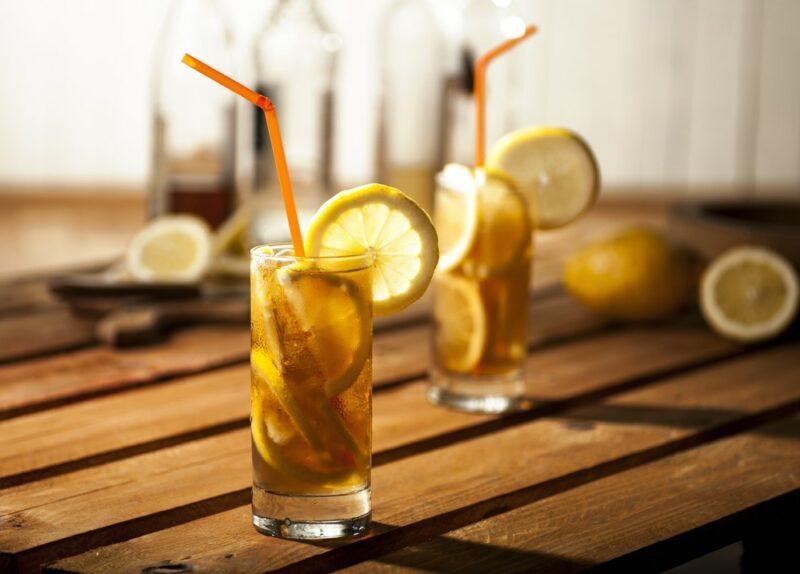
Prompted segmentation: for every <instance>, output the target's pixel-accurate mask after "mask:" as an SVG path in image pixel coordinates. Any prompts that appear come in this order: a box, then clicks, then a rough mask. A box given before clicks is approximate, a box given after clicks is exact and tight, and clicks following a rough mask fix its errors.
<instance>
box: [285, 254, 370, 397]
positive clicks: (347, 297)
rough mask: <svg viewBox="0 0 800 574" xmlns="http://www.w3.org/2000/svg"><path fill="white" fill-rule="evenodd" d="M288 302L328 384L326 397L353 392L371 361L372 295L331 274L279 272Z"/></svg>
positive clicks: (289, 269)
mask: <svg viewBox="0 0 800 574" xmlns="http://www.w3.org/2000/svg"><path fill="white" fill-rule="evenodd" d="M277 273H278V281H279V282H280V284H281V286H282V288H283V292H284V293H285V295H286V300H287V302H288V305H289V307H290V308H291V310H292V313H293V315H294V316H295V317H296V318H297V320H298V322H299V325H300V328H301V329H302V330H303V331H305V332H306V333H307V334H308V344H309V347H310V349H311V351H312V352H313V353H314V355H315V358H316V362H317V364H318V366H319V370H320V371H321V372H322V374H323V375H324V379H325V395H326V396H327V397H335V396H337V395H340V394H342V393H343V392H344V391H346V390H347V389H349V388H350V386H351V385H352V384H353V383H354V382H355V381H356V379H357V378H358V376H359V374H360V373H361V370H362V369H363V368H364V363H365V362H366V360H367V358H369V354H370V349H371V344H370V340H371V337H372V321H371V320H370V312H369V300H368V299H367V297H369V293H362V292H361V291H360V290H359V289H358V287H357V286H356V284H355V283H354V282H352V281H349V280H347V279H345V278H343V277H341V276H339V275H333V274H330V273H328V272H325V271H320V272H315V271H313V270H306V269H297V268H296V267H295V265H290V266H288V267H284V268H282V269H279V270H278V272H277Z"/></svg>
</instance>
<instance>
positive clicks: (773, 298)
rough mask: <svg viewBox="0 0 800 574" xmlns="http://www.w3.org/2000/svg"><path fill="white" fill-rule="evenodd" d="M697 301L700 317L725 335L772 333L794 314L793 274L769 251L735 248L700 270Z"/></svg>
mask: <svg viewBox="0 0 800 574" xmlns="http://www.w3.org/2000/svg"><path fill="white" fill-rule="evenodd" d="M700 306H701V309H702V311H703V316H704V317H705V319H706V321H708V323H709V324H710V325H711V326H712V327H713V328H714V330H715V331H717V332H718V333H719V334H721V335H723V336H725V337H729V338H731V339H736V340H739V341H763V340H765V339H769V338H771V337H775V336H777V335H778V334H780V333H781V332H782V331H783V330H784V329H786V328H787V327H788V326H789V325H790V324H791V322H792V320H793V319H794V317H795V316H796V315H797V307H798V278H797V273H796V272H795V270H794V269H793V268H792V265H791V264H790V263H789V262H788V261H787V260H786V259H784V258H783V257H782V256H781V255H778V254H777V253H775V252H774V251H770V250H769V249H766V248H763V247H755V246H743V247H735V248H733V249H731V250H729V251H726V252H725V253H723V254H722V255H720V256H719V257H718V258H717V259H715V260H714V261H713V262H712V263H711V265H710V266H709V267H708V269H707V270H706V271H705V273H704V274H703V278H702V281H701V284H700Z"/></svg>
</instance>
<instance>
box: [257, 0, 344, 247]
mask: <svg viewBox="0 0 800 574" xmlns="http://www.w3.org/2000/svg"><path fill="white" fill-rule="evenodd" d="M341 47H342V40H341V38H340V37H339V36H338V35H337V34H336V33H335V32H334V31H333V30H332V28H331V27H330V26H329V25H328V23H327V22H326V20H325V18H324V16H323V14H322V12H321V10H320V8H319V3H318V2H317V1H316V0H278V3H277V4H276V6H275V7H274V9H273V10H272V11H271V13H270V14H269V16H268V17H267V20H266V23H265V25H264V27H263V28H262V30H261V32H260V33H259V34H258V36H257V38H256V43H255V66H256V86H257V89H258V91H259V92H260V93H262V94H264V95H266V96H267V97H269V98H270V99H271V100H272V101H273V102H274V103H275V106H276V107H277V109H278V117H279V121H280V126H281V135H282V136H283V143H284V146H285V150H286V159H287V162H288V165H289V172H290V173H291V176H292V187H293V189H294V194H295V200H296V202H297V208H298V217H299V219H300V223H301V225H304V224H305V223H307V221H308V220H309V219H310V218H311V217H312V216H313V215H314V213H315V212H316V210H317V208H318V207H319V206H320V204H321V203H322V202H324V201H325V200H326V199H327V198H328V197H329V196H330V194H331V192H332V191H333V182H332V175H331V173H332V168H331V164H332V158H333V117H334V105H335V101H334V90H333V86H334V85H335V84H334V82H335V74H336V64H337V60H338V55H339V51H340V50H341ZM252 125H253V129H254V134H253V135H254V137H253V145H254V148H255V150H254V151H255V153H254V156H255V158H254V173H253V189H254V191H255V200H256V202H257V205H256V209H255V221H254V225H253V229H252V232H253V235H254V236H255V238H256V239H257V240H258V241H259V242H262V241H263V242H269V241H279V240H285V239H287V238H288V237H289V230H288V226H287V223H286V217H285V215H284V211H283V203H282V201H281V196H280V193H279V188H278V181H277V174H276V173H275V163H274V160H273V156H272V148H271V147H270V144H269V136H268V134H267V130H266V125H265V124H264V114H263V113H261V111H260V110H258V109H255V110H253V122H252Z"/></svg>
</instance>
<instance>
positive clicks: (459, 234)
mask: <svg viewBox="0 0 800 574" xmlns="http://www.w3.org/2000/svg"><path fill="white" fill-rule="evenodd" d="M434 221H435V225H436V232H437V233H438V236H439V253H440V257H439V267H438V269H439V270H440V271H448V270H451V269H455V268H457V267H461V270H462V271H463V272H464V273H465V274H467V275H471V276H478V277H487V276H490V275H494V274H497V273H499V272H501V271H503V270H504V269H505V268H506V267H508V265H509V264H511V263H513V262H514V261H516V260H517V259H518V257H519V255H520V252H521V251H522V249H524V248H525V247H526V246H527V245H528V244H529V241H530V240H529V236H530V233H531V227H530V220H529V217H528V208H527V205H526V202H525V197H524V196H523V195H522V194H521V193H519V192H518V191H517V190H516V186H515V184H514V182H513V181H512V180H511V178H510V177H508V176H507V175H505V174H503V173H502V172H500V171H499V170H496V169H493V170H485V169H482V168H478V169H475V170H472V169H470V168H468V167H465V166H462V165H457V164H449V165H448V166H446V167H445V169H444V170H443V171H442V173H441V174H440V177H439V190H438V191H437V195H436V211H435V219H434Z"/></svg>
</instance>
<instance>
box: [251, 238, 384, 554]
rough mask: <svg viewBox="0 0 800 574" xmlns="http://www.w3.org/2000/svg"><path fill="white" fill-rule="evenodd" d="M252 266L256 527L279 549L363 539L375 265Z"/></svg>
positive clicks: (264, 262) (276, 262)
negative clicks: (289, 541) (299, 541)
mask: <svg viewBox="0 0 800 574" xmlns="http://www.w3.org/2000/svg"><path fill="white" fill-rule="evenodd" d="M251 256H252V258H251V273H250V275H251V333H252V345H251V355H250V357H251V367H252V378H251V430H252V443H253V449H252V452H253V523H254V525H255V527H256V528H257V529H258V530H259V531H260V532H262V533H265V534H270V535H273V536H281V537H286V538H303V539H308V538H311V539H321V538H335V537H340V536H348V535H355V534H359V533H361V532H363V531H364V530H365V528H366V526H367V524H368V522H369V516H370V461H371V451H372V289H371V285H372V275H371V273H372V270H371V262H372V260H371V256H370V255H369V254H362V255H351V256H342V257H295V256H294V254H293V251H292V248H291V246H275V247H257V248H255V249H253V251H252V252H251Z"/></svg>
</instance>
